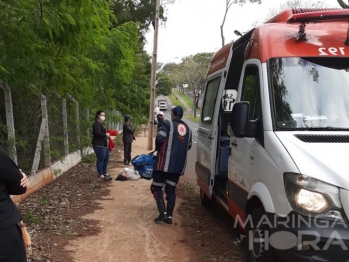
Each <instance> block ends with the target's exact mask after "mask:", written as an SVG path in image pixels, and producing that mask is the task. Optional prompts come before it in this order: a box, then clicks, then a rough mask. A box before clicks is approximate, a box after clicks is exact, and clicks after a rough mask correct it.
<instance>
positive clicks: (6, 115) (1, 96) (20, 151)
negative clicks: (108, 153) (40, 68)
mask: <svg viewBox="0 0 349 262" xmlns="http://www.w3.org/2000/svg"><path fill="white" fill-rule="evenodd" d="M94 114H95V112H90V109H89V108H87V107H81V106H80V104H79V102H78V101H77V100H76V99H75V98H74V97H72V96H71V95H69V94H68V95H67V96H64V97H63V96H59V95H57V94H55V93H52V94H50V95H48V96H47V97H46V96H44V95H42V94H39V95H35V92H33V91H32V90H30V89H27V90H21V91H20V92H16V91H12V90H11V89H10V88H9V87H7V86H5V85H4V84H3V83H2V82H0V146H1V147H3V148H4V149H5V150H6V151H8V152H9V154H10V155H11V157H12V158H13V159H14V161H15V162H17V163H18V166H19V167H20V168H21V169H22V170H23V171H24V172H25V173H27V174H34V173H36V172H37V171H38V170H39V169H42V168H45V167H49V166H51V164H52V163H54V162H56V161H62V160H64V158H65V157H66V156H67V155H68V154H70V153H73V152H76V151H80V150H81V152H82V150H83V149H84V148H87V147H89V146H90V145H91V139H92V124H93V121H94ZM106 114H107V115H108V118H107V121H106V126H107V127H108V128H109V129H112V130H120V129H121V128H122V124H120V122H121V118H122V117H121V114H120V113H119V112H117V111H115V110H113V111H107V112H106Z"/></svg>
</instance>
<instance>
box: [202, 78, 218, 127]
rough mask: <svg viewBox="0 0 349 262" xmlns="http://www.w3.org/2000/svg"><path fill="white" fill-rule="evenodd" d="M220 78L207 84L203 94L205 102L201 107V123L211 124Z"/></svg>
mask: <svg viewBox="0 0 349 262" xmlns="http://www.w3.org/2000/svg"><path fill="white" fill-rule="evenodd" d="M219 83H220V77H218V78H215V79H213V80H211V81H210V82H208V84H207V86H206V92H205V100H204V104H203V107H202V114H201V121H202V122H206V123H211V122H212V117H213V112H214V108H215V105H216V99H217V93H218V89H219Z"/></svg>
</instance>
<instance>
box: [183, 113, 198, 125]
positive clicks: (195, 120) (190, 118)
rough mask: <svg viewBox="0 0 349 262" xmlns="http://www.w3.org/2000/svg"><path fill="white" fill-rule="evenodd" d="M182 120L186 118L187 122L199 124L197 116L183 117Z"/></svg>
mask: <svg viewBox="0 0 349 262" xmlns="http://www.w3.org/2000/svg"><path fill="white" fill-rule="evenodd" d="M184 118H186V119H188V120H190V121H193V122H195V123H199V119H200V117H199V116H196V117H195V118H194V116H193V115H185V116H184Z"/></svg>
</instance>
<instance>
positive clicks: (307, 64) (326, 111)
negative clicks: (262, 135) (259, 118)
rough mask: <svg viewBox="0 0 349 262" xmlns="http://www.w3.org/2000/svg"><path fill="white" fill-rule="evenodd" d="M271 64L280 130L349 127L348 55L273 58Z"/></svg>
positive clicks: (275, 113)
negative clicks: (346, 56)
mask: <svg viewBox="0 0 349 262" xmlns="http://www.w3.org/2000/svg"><path fill="white" fill-rule="evenodd" d="M268 64H269V71H270V72H269V73H270V82H271V91H272V96H273V100H274V104H273V108H274V117H275V122H276V126H277V129H278V130H295V129H308V130H349V62H348V59H347V58H340V57H311V58H310V57H309V58H308V57H302V58H301V57H291V58H272V59H269V61H268Z"/></svg>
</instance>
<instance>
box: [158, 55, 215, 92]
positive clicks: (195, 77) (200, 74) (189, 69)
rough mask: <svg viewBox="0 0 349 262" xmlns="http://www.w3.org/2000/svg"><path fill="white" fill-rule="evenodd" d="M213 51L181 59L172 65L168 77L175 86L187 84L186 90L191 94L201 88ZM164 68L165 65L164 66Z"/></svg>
mask: <svg viewBox="0 0 349 262" xmlns="http://www.w3.org/2000/svg"><path fill="white" fill-rule="evenodd" d="M213 55H214V53H198V54H196V55H192V56H188V57H185V58H183V59H182V62H181V63H180V64H179V65H178V66H177V67H174V66H172V67H173V70H172V72H170V73H169V74H168V75H169V78H170V80H171V82H172V83H174V84H175V86H180V87H181V86H182V87H183V85H188V87H187V90H188V92H191V93H192V94H193V97H195V94H196V93H198V92H199V91H202V90H203V86H204V84H205V81H206V75H207V72H208V69H209V65H210V61H211V59H212V57H213ZM165 68H166V67H165Z"/></svg>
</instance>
